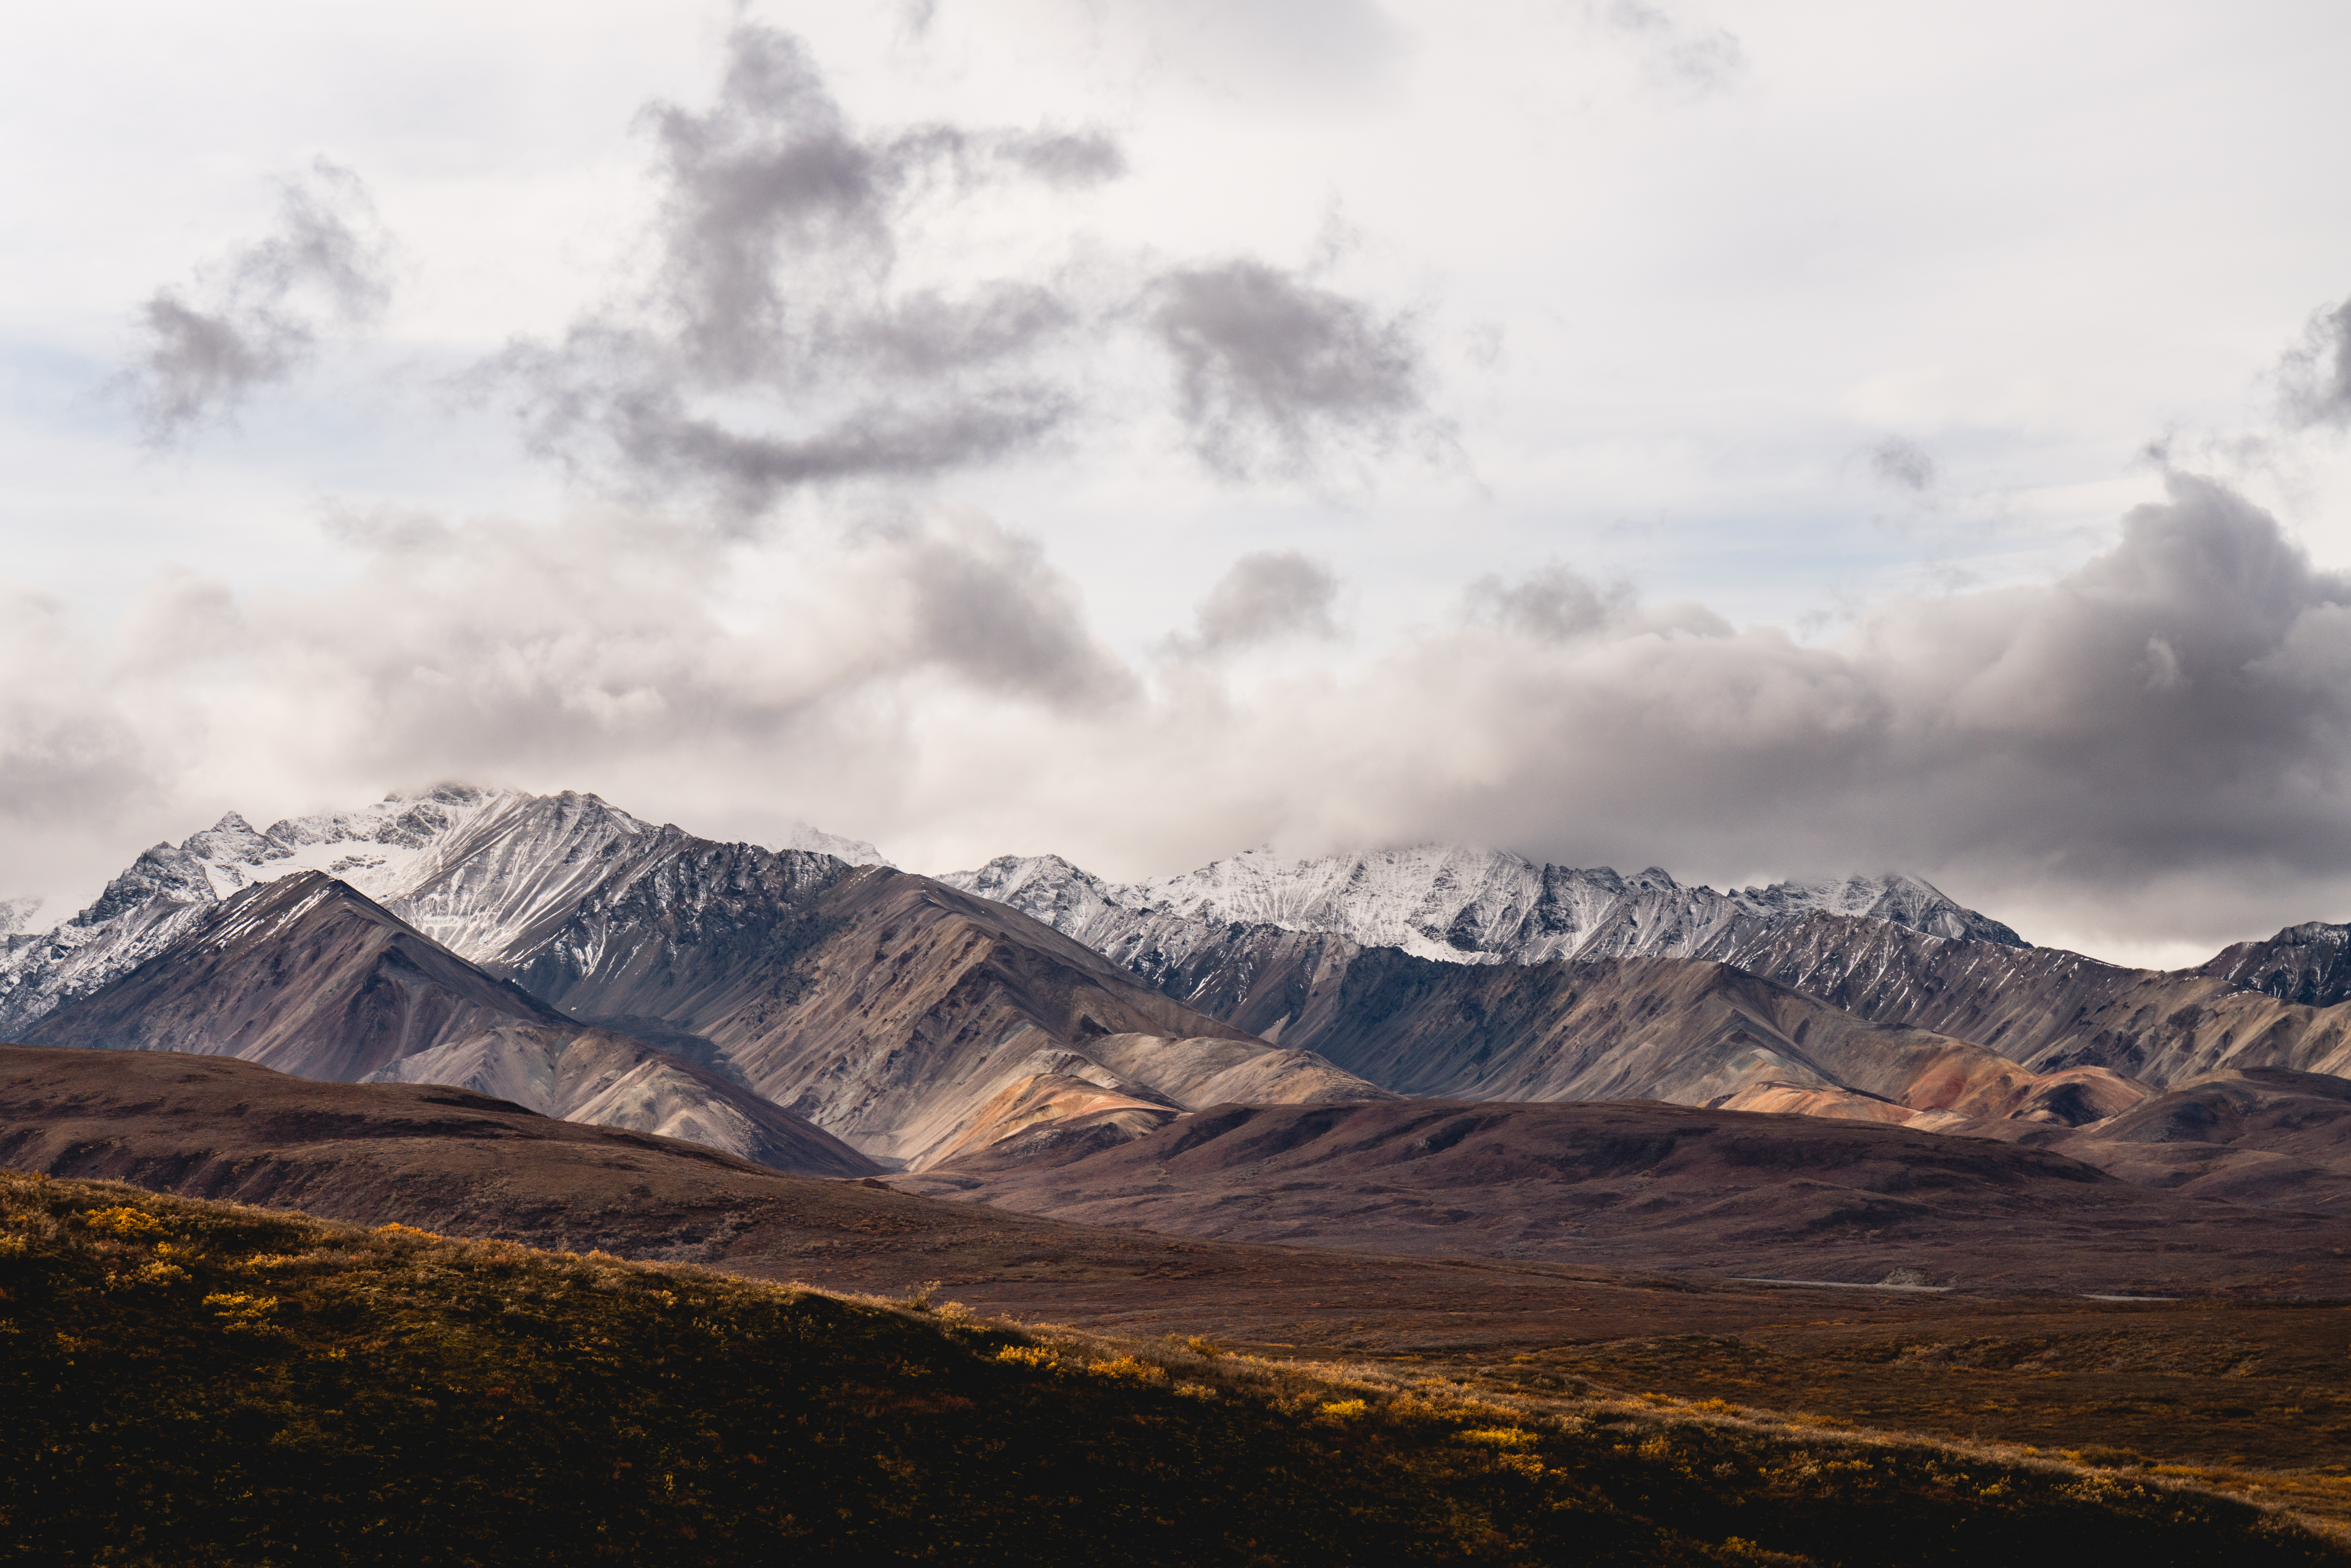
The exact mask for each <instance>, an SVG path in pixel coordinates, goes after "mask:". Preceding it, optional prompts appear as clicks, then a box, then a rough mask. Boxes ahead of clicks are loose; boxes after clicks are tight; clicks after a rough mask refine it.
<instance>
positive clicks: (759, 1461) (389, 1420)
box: [0, 1176, 2345, 1568]
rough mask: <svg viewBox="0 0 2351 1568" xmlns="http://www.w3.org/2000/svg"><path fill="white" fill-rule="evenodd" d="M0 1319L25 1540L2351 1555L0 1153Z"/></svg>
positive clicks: (2003, 1477) (1795, 1451) (1372, 1559)
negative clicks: (322, 1214) (240, 1200)
mask: <svg viewBox="0 0 2351 1568" xmlns="http://www.w3.org/2000/svg"><path fill="white" fill-rule="evenodd" d="M0 1334H5V1343H6V1351H7V1354H5V1356H0V1402H5V1409H6V1411H7V1420H6V1422H5V1427H0V1457H5V1461H6V1462H5V1464H0V1519H4V1520H5V1523H6V1535H5V1545H0V1552H5V1554H6V1555H7V1556H9V1557H11V1558H13V1559H14V1560H16V1561H21V1562H28V1563H65V1562H99V1561H104V1562H120V1563H275V1562H304V1561H312V1560H316V1561H321V1562H334V1563H387V1564H389V1563H399V1564H402V1565H408V1564H434V1563H450V1564H456V1563H482V1562H496V1563H564V1564H569V1563H588V1562H601V1561H614V1562H629V1563H680V1564H704V1563H707V1564H732V1563H774V1562H777V1561H779V1560H800V1559H805V1560H809V1561H821V1562H840V1563H852V1562H853V1563H888V1562H950V1563H1102V1562H1117V1563H1165V1564H1183V1565H1186V1568H1191V1565H1195V1564H1203V1563H1237V1564H1238V1563H1380V1564H1385V1563H1498V1564H1499V1563H1511V1564H1517V1563H1525V1564H1535V1563H1564V1562H1591V1563H1759V1562H1761V1563H1822V1564H1833V1563H1874V1564H1886V1563H1920V1564H1927V1563H1969V1564H1974V1563H1990V1562H2026V1561H2043V1562H2045V1561H2051V1560H2059V1561H2063V1560H2066V1559H2068V1558H2071V1559H2075V1560H2079V1561H2084V1562H2116V1561H2127V1562H2130V1563H2135V1564H2150V1565H2160V1564H2172V1563H2179V1564H2186V1563H2220V1562H2226V1563H2241V1564H2247V1565H2267V1564H2285V1563H2335V1562H2341V1561H2344V1560H2345V1558H2344V1554H2343V1553H2342V1552H2340V1551H2339V1550H2337V1549H2336V1548H2335V1547H2333V1546H2332V1545H2331V1544H2330V1543H2327V1542H2323V1541H2321V1540H2319V1539H2318V1538H2316V1537H2315V1536H2313V1535H2311V1534H2310V1533H2308V1532H2307V1531H2304V1530H2302V1529H2300V1528H2299V1527H2296V1526H2294V1525H2292V1524H2289V1523H2286V1522H2284V1521H2281V1520H2280V1519H2278V1518H2277V1517H2275V1516H2273V1515H2267V1514H2264V1513H2262V1512H2261V1511H2258V1510H2256V1509H2254V1508H2252V1507H2250V1506H2248V1505H2245V1504H2242V1503H2238V1502H2234V1501H2231V1500H2223V1499H2219V1498H2215V1497H2211V1496H2209V1495H2205V1494H2199V1493H2197V1492H2193V1491H2186V1490H2172V1489H2170V1488H2168V1487H2165V1486H2163V1485H2161V1484H2160V1483H2152V1482H2147V1481H2142V1480H2134V1479H2120V1478H2117V1477H2115V1476H2113V1475H2108V1474H2097V1473H2092V1472H2087V1471H2085V1470H2082V1469H2076V1468H2074V1467H2071V1466H2066V1465H2060V1464H2053V1463H2048V1462H2030V1461H2022V1460H2015V1459H2011V1460H2001V1459H1997V1458H1987V1457H1981V1456H1973V1455H1970V1454H1967V1453H1963V1452H1960V1451H1958V1450H1955V1449H1951V1448H1939V1447H1936V1446H1933V1445H1928V1444H1923V1443H1915V1442H1914V1443H1904V1442H1863V1441H1858V1440H1855V1439H1851V1438H1841V1437H1834V1436H1832V1435H1827V1434H1823V1433H1819V1432H1809V1433H1808V1432H1801V1431H1792V1430H1789V1429H1786V1428H1781V1427H1773V1426H1771V1425H1770V1424H1769V1423H1766V1422H1761V1421H1756V1420H1750V1419H1740V1418H1737V1417H1735V1416H1728V1415H1721V1414H1714V1413H1710V1412H1707V1411H1703V1410H1698V1409H1685V1410H1665V1409H1660V1408H1658V1407H1657V1406H1656V1404H1655V1402H1654V1401H1631V1400H1614V1399H1610V1398H1606V1397H1600V1396H1593V1397H1586V1398H1581V1399H1561V1400H1552V1401H1546V1402H1544V1403H1543V1404H1542V1405H1541V1406H1535V1405H1531V1404H1529V1403H1527V1402H1524V1401H1515V1400H1500V1401H1498V1400H1497V1399H1495V1398H1491V1397H1486V1398H1479V1397H1474V1396H1468V1395H1467V1394H1466V1391H1460V1390H1458V1389H1441V1388H1440V1389H1431V1388H1426V1387H1415V1386H1414V1385H1411V1384H1410V1382H1409V1381H1408V1380H1406V1379H1404V1378H1398V1377H1394V1376H1386V1375H1380V1374H1377V1373H1374V1372H1372V1371H1370V1370H1369V1369H1361V1370H1358V1371H1355V1372H1348V1371H1345V1370H1343V1369H1329V1370H1327V1371H1325V1372H1322V1373H1319V1374H1318V1372H1317V1371H1316V1370H1315V1369H1311V1368H1303V1369H1301V1368H1295V1367H1287V1366H1279V1365H1274V1364H1267V1363H1263V1362H1258V1361H1255V1360H1253V1359H1249V1358H1244V1357H1236V1356H1232V1355H1228V1354H1219V1353H1218V1350H1217V1347H1216V1346H1214V1345H1212V1344H1208V1343H1205V1342H1199V1341H1194V1342H1192V1343H1188V1344H1177V1343H1171V1342H1164V1341H1163V1342H1158V1343H1147V1344H1136V1343H1117V1342H1112V1341H1105V1340H1102V1339H1099V1338H1095V1337H1092V1336H1090V1335H1085V1334H1080V1333H1074V1332H1065V1331H1055V1330H1051V1329H1038V1328H1025V1327H1021V1326H1018V1325H1014V1324H1010V1323H1007V1322H991V1321H985V1320H979V1319H976V1318H975V1317H974V1316H972V1314H970V1313H968V1312H964V1311H963V1310H961V1309H960V1308H958V1307H956V1305H955V1304H954V1303H952V1302H945V1301H938V1300H937V1299H936V1298H935V1297H934V1296H931V1295H929V1294H927V1293H917V1294H916V1295H914V1296H912V1297H906V1298H901V1299H899V1300H896V1301H890V1300H885V1299H881V1298H873V1297H864V1298H857V1297H844V1296H840V1295H833V1294H828V1293H825V1292H822V1291H811V1290H806V1289H800V1288H796V1287H792V1286H789V1285H785V1286H778V1285H768V1284H761V1283H758V1282H754V1281H745V1280H739V1279H733V1278H729V1277H726V1276H723V1275H716V1274H712V1273H708V1272H705V1271H702V1270H695V1269H690V1268H682V1267H657V1266H649V1265H642V1264H631V1263H626V1262H623V1261H622V1260H619V1259H617V1258H611V1257H608V1256H605V1255H603V1254H601V1253H590V1254H588V1255H586V1256H580V1255H578V1254H573V1253H549V1252H537V1251H532V1250H530V1249H526V1248H523V1247H520V1246H517V1245H515V1244H513V1243H510V1242H497V1241H457V1240H452V1239H444V1238H440V1237H435V1236H433V1235H431V1234H429V1233H426V1232H423V1231H420V1230H416V1229H413V1228H408V1227H404V1226H400V1225H389V1226H385V1227H382V1228H378V1229H373V1230H362V1229H355V1228H348V1227H342V1226H336V1225H331V1224H328V1223H324V1222H321V1221H318V1220H314V1219H310V1218H307V1217H305V1216H302V1215H299V1214H289V1213H286V1212H283V1211H264V1210H257V1209H251V1208H242V1207H233V1206H227V1205H221V1204H208V1203H201V1202H194V1201H189V1200H180V1199H172V1198H163V1197H155V1196H153V1195H152V1194H149V1193H145V1192H142V1191H141V1190H139V1189H137V1188H132V1187H126V1186H115V1185H112V1184H105V1183H85V1182H70V1181H54V1180H49V1179H47V1178H42V1177H35V1176H0ZM1726 1409H1727V1407H1726Z"/></svg>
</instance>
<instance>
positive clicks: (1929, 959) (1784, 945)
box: [1730, 915, 2351, 1087]
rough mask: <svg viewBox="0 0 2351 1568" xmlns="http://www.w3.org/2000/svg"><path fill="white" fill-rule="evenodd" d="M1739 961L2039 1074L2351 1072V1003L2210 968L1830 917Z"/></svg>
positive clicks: (1835, 1001) (2163, 1077)
mask: <svg viewBox="0 0 2351 1568" xmlns="http://www.w3.org/2000/svg"><path fill="white" fill-rule="evenodd" d="M1730 961H1731V962H1734V963H1736V964H1738V965H1739V966H1740V967H1742V968H1745V969H1749V970H1751V971H1753V972H1754V973H1756V974H1759V975H1761V976H1764V977H1767V978H1770V979H1772V980H1775V981H1777V982H1779V983H1780V984H1781V985H1783V986H1788V987H1790V988H1793V989H1796V990H1800V991H1802V992H1804V993H1806V994H1807V995H1809V996H1813V997H1817V998H1820V999H1821V1000H1823V1001H1826V1002H1829V1003H1831V1004H1832V1005H1834V1006H1836V1007H1840V1008H1844V1009H1850V1010H1852V1011H1853V1012H1855V1013H1858V1014H1860V1015H1861V1016H1862V1017H1864V1018H1866V1019H1872V1020H1874V1021H1876V1022H1878V1023H1885V1024H1895V1025H1901V1026H1905V1027H1908V1028H1913V1029H1929V1030H1937V1031H1938V1032H1941V1033H1944V1034H1949V1035H1955V1036H1958V1037H1959V1038H1961V1039H1965V1040H1975V1041H1978V1042H1980V1043H1981V1044H1983V1045H1987V1046H1990V1047H1991V1048H1992V1049H1993V1050H1995V1051H2000V1052H2001V1054H2002V1055H2005V1056H2008V1057H2011V1058H2013V1059H2014V1060H2016V1061H2021V1062H2022V1063H2024V1064H2025V1065H2026V1066H2028V1067H2030V1068H2032V1069H2033V1070H2034V1071H2042V1072H2049V1071H2060V1070H2063V1069H2065V1068H2073V1067H2104V1068H2107V1069H2110V1070H2112V1071H2116V1072H2119V1073H2123V1074H2125V1075H2126V1076H2129V1077H2132V1078H2137V1079H2139V1080H2142V1081H2143V1082H2148V1083H2152V1084H2156V1085H2158V1086H2161V1087H2168V1086H2169V1085H2172V1084H2177V1083H2184V1082H2188V1081H2189V1080H2191V1079H2195V1078H2200V1077H2202V1076H2204V1075H2205V1074H2207V1073H2210V1072H2214V1071H2219V1070H2220V1069H2222V1068H2224V1067H2285V1068H2292V1069H2294V1070H2296V1071H2304V1072H2326V1073H2340V1072H2344V1071H2351V1004H2336V1005H2335V1006H2331V1007H2324V1008H2318V1007H2311V1006H2307V1005H2304V1004H2301V1003H2297V1002H2292V1001H2287V1000H2283V999H2282V998H2278V997H2274V996H2271V995H2268V994H2266V993H2264V992H2262V991H2260V990H2254V989H2247V988H2244V987H2243V986H2241V985H2240V984H2238V983H2237V982H2235V981H2232V980H2230V979H2227V978H2223V977H2221V976H2220V975H2219V974H2214V973H2210V972H2205V971H2199V970H2194V969H2182V970H2177V971H2170V972H2166V971H2162V970H2156V969H2126V968H2123V967H2118V966H2116V965H2113V964H2103V963H2100V962H2099V961H2097V960H2096V959H2095V958H2085V957H2084V956H2081V955H2080V954H2078V953H2067V952H2064V951H2063V950H2061V949H2058V948H2053V947H2032V948H2013V947H2003V946H1998V945H1996V944H1993V943H1989V942H1967V941H1960V940H1956V939H1952V938H1947V937H1940V936H1925V935H1923V934H1921V933H1919V932H1915V931H1907V930H1904V929H1903V928H1901V927H1898V926H1893V925H1884V924H1882V923H1879V922H1875V921H1856V920H1849V919H1845V918H1843V917H1841V916H1837V915H1813V916H1811V917H1809V918H1808V919H1806V920H1805V921H1803V922H1802V923H1801V924H1799V925H1795V926H1792V927H1791V928H1790V929H1788V930H1786V931H1784V932H1782V933H1780V934H1779V935H1778V936H1774V937H1772V938H1771V940H1769V941H1767V942H1764V943H1762V944H1761V945H1760V946H1755V947H1752V948H1749V949H1746V950H1743V951H1741V952H1739V953H1737V954H1735V955H1733V956H1732V957H1731V960H1730ZM2215 962H2216V963H2218V962H2219V960H2215ZM2256 967H2258V966H2256ZM2206 968H2207V970H2209V969H2210V966H2209V965H2208V966H2207V967H2206Z"/></svg>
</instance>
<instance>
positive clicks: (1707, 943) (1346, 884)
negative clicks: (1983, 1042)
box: [940, 844, 2025, 963]
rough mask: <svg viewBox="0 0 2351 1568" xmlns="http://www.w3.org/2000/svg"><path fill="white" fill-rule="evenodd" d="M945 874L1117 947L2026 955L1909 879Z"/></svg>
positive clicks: (1227, 871)
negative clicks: (1827, 939) (1323, 936)
mask: <svg viewBox="0 0 2351 1568" xmlns="http://www.w3.org/2000/svg"><path fill="white" fill-rule="evenodd" d="M940 880H941V881H944V882H946V883H950V884H952V885H954V886H956V887H960V888H963V889H965V890H966V891H967V892H971V893H976V894H980V895H981V896H983V897H987V898H993V899H997V900H998V901H999V902H1002V903H1006V904H1011V905H1012V906H1013V907H1015V908H1017V909H1019V910H1020V911H1021V912H1022V913H1023V914H1025V915H1029V916H1031V917H1032V918H1035V919H1039V920H1042V921H1044V922H1045V923H1046V924H1048V925H1052V926H1054V927H1056V928H1057V929H1059V930H1061V931H1062V932H1064V933H1065V934H1067V935H1069V936H1074V937H1076V938H1077V939H1079V940H1080V941H1082V942H1086V943H1087V944H1089V945H1090V946H1095V947H1097V948H1099V949H1102V950H1104V951H1108V950H1110V949H1111V948H1112V947H1113V946H1119V945H1121V944H1122V943H1123V942H1125V941H1127V940H1128V939H1129V938H1130V937H1131V936H1132V935H1133V931H1134V929H1136V928H1139V927H1141V926H1143V925H1150V926H1151V927H1152V928H1153V931H1154V939H1155V941H1159V942H1161V943H1162V945H1164V943H1165V937H1164V936H1161V935H1159V931H1160V928H1161V927H1163V926H1165V924H1166V923H1167V922H1168V921H1170V920H1175V921H1182V922H1189V923H1195V924H1197V925H1214V926H1224V925H1231V924H1235V923H1238V924H1241V925H1272V926H1277V927H1280V928H1281V929H1284V930H1290V931H1312V932H1325V933H1329V934H1332V935H1334V936H1343V937H1345V938H1346V939H1348V940H1349V941H1352V942H1354V943H1356V944H1358V945H1359V946H1367V947H1397V948H1401V949H1403V950H1404V951H1405V952H1407V953H1411V954H1414V955H1415V956H1419V957H1424V958H1441V959H1447V960H1450V961H1453V962H1457V963H1499V962H1515V963H1539V962H1541V961H1542V960H1544V959H1547V958H1554V957H1615V956H1638V955H1664V956H1679V957H1693V956H1708V953H1709V952H1710V951H1712V950H1715V949H1719V948H1720V947H1722V946H1725V945H1727V944H1729V943H1732V942H1735V941H1737V940H1740V939H1741V938H1744V937H1747V936H1751V935H1752V934H1753V932H1754V930H1755V929H1756V928H1757V927H1759V926H1775V925H1783V924H1786V923H1788V922H1790V921H1792V920H1795V919H1799V918H1801V917H1802V916H1803V915H1807V914H1810V913H1812V912H1813V911H1827V912H1829V913H1833V914H1839V915H1856V916H1861V917H1865V918H1868V919H1874V920H1882V921H1886V922H1889V923H1891V924H1895V925H1907V926H1910V927H1912V928H1914V929H1917V930H1920V931H1925V932H1928V933H1930V934H1932V935H1935V936H1959V937H1968V938H1972V939H1974V940H1978V941H1988V942H1997V943H2001V944H2002V945H2004V946H2025V944H2024V942H2023V940H2022V938H2021V937H2019V936H2017V935H2016V933H2015V932H2013V931H2011V930H2010V929H2009V928H2008V927H2007V926H2006V925H2001V923H2000V922H1999V921H1996V920H1992V919H1991V918H1989V917H1987V916H1985V915H1978V914H1976V913H1975V912H1974V911H1972V910H1970V909H1967V908H1964V907H1962V906H1961V905H1959V904H1956V903H1954V902H1953V901H1952V900H1951V899H1950V898H1949V897H1947V896H1946V895H1945V894H1942V893H1941V892H1940V891H1938V889H1936V888H1935V887H1934V886H1932V885H1931V884H1929V883H1926V882H1923V881H1920V880H1919V879H1917V878H1916V877H1910V876H1903V875H1900V874H1896V873H1887V874H1884V875H1878V876H1852V877H1847V878H1845V879H1844V881H1842V882H1822V883H1794V882H1784V883H1772V884H1771V885H1770V886H1768V887H1750V888H1745V889H1741V890H1739V891H1736V892H1731V893H1718V892H1716V891H1715V890H1714V889H1712V888H1710V887H1705V886H1697V885H1685V884H1684V883H1680V882H1677V881H1676V880H1675V878H1674V877H1673V875H1672V874H1671V873H1668V872H1667V871H1666V870H1665V869H1664V868H1662V867H1659V866H1651V867H1649V868H1647V869H1646V870H1644V871H1641V872H1638V873H1634V874H1633V875H1631V876H1625V875H1622V874H1620V873H1617V872H1615V871H1614V870H1613V869H1611V868H1609V867H1606V866H1595V867H1574V866H1555V865H1538V864H1536V863H1535V862H1532V861H1530V860H1527V859H1526V858H1525V857H1523V856H1520V855H1515V854H1511V853H1509V852H1504V851H1499V850H1488V849H1479V848H1471V847H1462V846H1457V845H1447V844H1423V845H1417V846H1415V847H1413V848H1409V849H1400V850H1383V851H1378V852H1372V853H1368V854H1357V855H1332V856H1325V857H1322V858H1320V859H1312V860H1296V861H1291V860H1284V859H1282V858H1280V856H1278V855H1276V854H1274V853H1273V852H1271V851H1270V850H1266V849H1256V850H1250V851H1248V852H1244V853H1241V854H1238V855H1234V856H1231V857H1229V858H1228V859H1225V860H1221V861H1217V862H1213V863H1211V864H1209V865H1206V866H1202V867H1200V868H1199V869H1198V870H1196V871H1191V872H1186V873H1181V874H1179V875H1175V876H1169V877H1161V878H1157V879H1155V880H1152V881H1148V882H1140V883H1124V884H1112V883H1104V882H1102V880H1101V879H1100V878H1098V877H1094V876H1092V875H1090V874H1088V873H1085V872H1083V871H1081V870H1080V869H1079V868H1077V867H1075V866H1072V865H1071V864H1070V863H1069V862H1066V861H1064V860H1061V858H1060V857H1059V856H1054V855H1039V856H1032V857H1029V858H1025V859H1023V858H1018V857H1011V856H1007V857H1004V858H1002V859H998V860H995V861H991V862H988V863H987V865H986V866H984V867H982V868H981V869H980V870H978V871H976V872H962V873H956V874H954V875H951V876H946V877H943V878H941V879H940Z"/></svg>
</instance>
